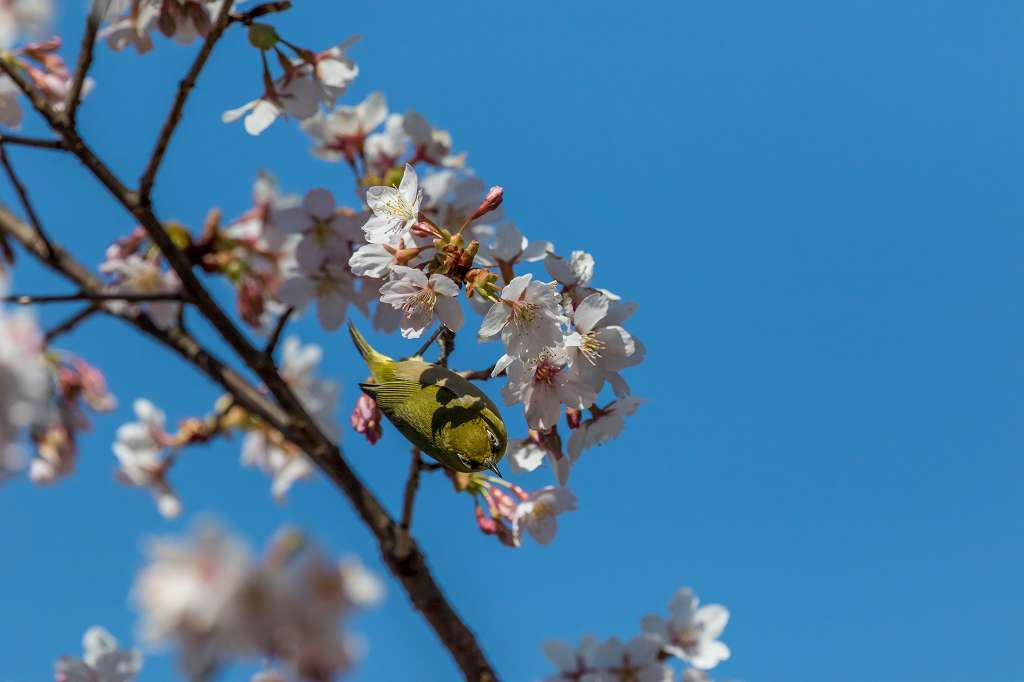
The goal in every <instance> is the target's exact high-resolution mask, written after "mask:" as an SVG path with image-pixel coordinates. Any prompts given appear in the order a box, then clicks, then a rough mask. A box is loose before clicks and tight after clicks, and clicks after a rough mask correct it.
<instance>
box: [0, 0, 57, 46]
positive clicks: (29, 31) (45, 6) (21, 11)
mask: <svg viewBox="0 0 1024 682" xmlns="http://www.w3.org/2000/svg"><path fill="white" fill-rule="evenodd" d="M52 19H53V2H52V0H5V2H2V3H0V48H3V49H6V48H9V47H12V46H13V45H14V44H15V43H16V42H17V41H18V40H19V39H20V38H22V37H25V36H26V35H28V36H33V35H39V34H41V33H43V31H45V30H46V29H47V28H48V26H49V24H50V21H51V20H52Z"/></svg>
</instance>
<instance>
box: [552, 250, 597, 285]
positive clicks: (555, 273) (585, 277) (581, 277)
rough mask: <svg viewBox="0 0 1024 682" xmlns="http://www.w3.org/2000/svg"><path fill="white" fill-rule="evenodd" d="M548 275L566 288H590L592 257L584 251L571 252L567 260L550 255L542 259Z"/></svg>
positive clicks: (592, 273)
mask: <svg viewBox="0 0 1024 682" xmlns="http://www.w3.org/2000/svg"><path fill="white" fill-rule="evenodd" d="M544 267H545V268H547V271H548V274H550V275H551V276H552V277H554V278H555V279H556V280H557V281H558V282H559V283H560V284H564V285H565V286H567V287H575V286H582V287H586V286H590V280H592V279H593V278H594V257H593V256H591V255H590V254H589V253H587V252H586V251H573V252H572V254H571V255H570V257H569V259H568V260H566V259H564V258H562V257H561V256H556V255H555V254H553V253H551V254H548V255H547V257H546V258H545V259H544Z"/></svg>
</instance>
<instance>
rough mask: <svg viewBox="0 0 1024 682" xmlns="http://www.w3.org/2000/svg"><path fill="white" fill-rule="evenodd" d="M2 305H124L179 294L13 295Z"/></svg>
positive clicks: (170, 298)
mask: <svg viewBox="0 0 1024 682" xmlns="http://www.w3.org/2000/svg"><path fill="white" fill-rule="evenodd" d="M0 300H2V301H3V302H4V303H17V304H18V305H32V304H36V303H71V302H74V301H93V302H102V301H125V302H126V303H149V302H152V301H180V300H181V294H178V293H173V294H156V293H154V294H133V293H128V292H125V293H120V294H119V293H108V292H103V291H79V292H77V293H74V294H40V295H32V294H14V295H11V296H4V297H3V298H2V299H0Z"/></svg>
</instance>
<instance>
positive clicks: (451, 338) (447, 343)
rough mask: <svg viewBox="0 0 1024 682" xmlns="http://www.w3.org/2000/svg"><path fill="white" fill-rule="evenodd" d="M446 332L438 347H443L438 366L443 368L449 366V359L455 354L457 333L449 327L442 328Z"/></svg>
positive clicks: (442, 335)
mask: <svg viewBox="0 0 1024 682" xmlns="http://www.w3.org/2000/svg"><path fill="white" fill-rule="evenodd" d="M441 328H442V329H443V330H444V332H443V333H442V334H441V339H440V341H439V342H438V344H437V345H438V346H440V347H441V354H440V355H439V356H438V358H437V364H439V365H441V366H442V367H447V366H448V358H449V357H451V354H452V353H454V352H455V332H453V331H452V330H451V329H449V328H448V327H441Z"/></svg>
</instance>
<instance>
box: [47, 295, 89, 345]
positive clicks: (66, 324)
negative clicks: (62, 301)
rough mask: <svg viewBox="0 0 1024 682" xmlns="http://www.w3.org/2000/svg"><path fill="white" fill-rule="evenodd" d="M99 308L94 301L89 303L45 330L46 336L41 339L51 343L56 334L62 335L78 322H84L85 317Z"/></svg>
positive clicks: (87, 317)
mask: <svg viewBox="0 0 1024 682" xmlns="http://www.w3.org/2000/svg"><path fill="white" fill-rule="evenodd" d="M99 309H100V307H99V306H98V305H96V304H95V303H90V304H89V305H87V306H85V307H83V308H82V309H81V310H79V311H78V312H77V313H75V314H74V315H72V316H71V317H69V318H67V319H66V320H64V321H63V322H61V323H60V324H58V325H57V326H56V327H54V328H53V329H50V330H49V331H47V332H46V336H45V337H43V340H44V341H45V343H46V345H49V344H50V343H52V342H53V341H54V340H55V339H56V338H57V337H58V336H63V335H64V334H67V333H68V332H70V331H71V330H73V329H74V328H75V327H77V326H78V325H79V324H81V323H82V322H85V321H86V320H87V319H89V318H90V317H92V316H93V313H95V312H96V311H98V310H99Z"/></svg>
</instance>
